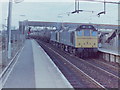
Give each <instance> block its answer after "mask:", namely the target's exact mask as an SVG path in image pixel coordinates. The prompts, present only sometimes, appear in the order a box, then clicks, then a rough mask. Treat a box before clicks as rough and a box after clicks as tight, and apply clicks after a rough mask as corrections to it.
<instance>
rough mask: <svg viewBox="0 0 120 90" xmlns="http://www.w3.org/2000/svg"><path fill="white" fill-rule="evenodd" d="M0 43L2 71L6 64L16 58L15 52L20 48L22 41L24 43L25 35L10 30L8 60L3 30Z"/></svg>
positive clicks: (0, 67) (6, 40)
mask: <svg viewBox="0 0 120 90" xmlns="http://www.w3.org/2000/svg"><path fill="white" fill-rule="evenodd" d="M0 38H1V40H0V43H1V46H2V47H1V49H0V54H1V55H0V57H1V59H0V71H1V72H2V70H4V68H5V67H7V66H8V64H9V63H10V62H11V60H13V58H14V57H15V56H16V54H17V52H19V50H20V49H21V48H22V46H23V44H24V41H25V35H24V34H22V33H21V32H20V31H19V30H12V31H11V59H8V48H7V47H8V34H7V31H5V30H3V31H2V32H1V35H0ZM1 72H0V73H1Z"/></svg>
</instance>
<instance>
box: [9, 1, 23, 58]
mask: <svg viewBox="0 0 120 90" xmlns="http://www.w3.org/2000/svg"><path fill="white" fill-rule="evenodd" d="M12 2H13V0H9V6H8V21H7V32H8V59H11V20H12ZM14 2H15V3H20V2H21V1H19V0H18V1H17V0H14Z"/></svg>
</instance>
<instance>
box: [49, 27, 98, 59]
mask: <svg viewBox="0 0 120 90" xmlns="http://www.w3.org/2000/svg"><path fill="white" fill-rule="evenodd" d="M50 42H51V43H52V44H53V45H55V46H58V47H60V48H61V49H62V50H65V51H68V52H69V53H72V54H75V55H79V56H80V57H88V56H92V55H94V54H95V53H97V49H98V36H97V30H96V29H95V28H94V26H93V25H80V26H79V27H77V28H73V29H72V28H70V29H61V30H60V31H52V32H51V37H50Z"/></svg>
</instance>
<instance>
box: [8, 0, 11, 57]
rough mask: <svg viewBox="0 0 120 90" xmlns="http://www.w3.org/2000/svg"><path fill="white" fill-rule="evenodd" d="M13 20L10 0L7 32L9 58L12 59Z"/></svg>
mask: <svg viewBox="0 0 120 90" xmlns="http://www.w3.org/2000/svg"><path fill="white" fill-rule="evenodd" d="M11 20H12V0H9V6H8V22H7V26H8V27H7V32H8V59H11Z"/></svg>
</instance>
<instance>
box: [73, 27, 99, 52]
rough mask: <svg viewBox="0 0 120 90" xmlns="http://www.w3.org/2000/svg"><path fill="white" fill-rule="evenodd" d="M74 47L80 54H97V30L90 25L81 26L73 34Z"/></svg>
mask: <svg viewBox="0 0 120 90" xmlns="http://www.w3.org/2000/svg"><path fill="white" fill-rule="evenodd" d="M75 33H76V34H75V47H76V48H77V49H78V51H79V52H81V53H83V52H84V53H88V52H90V53H91V52H97V49H98V36H97V30H96V29H95V28H94V26H92V25H81V26H80V27H78V28H77V29H76V32H75Z"/></svg>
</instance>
